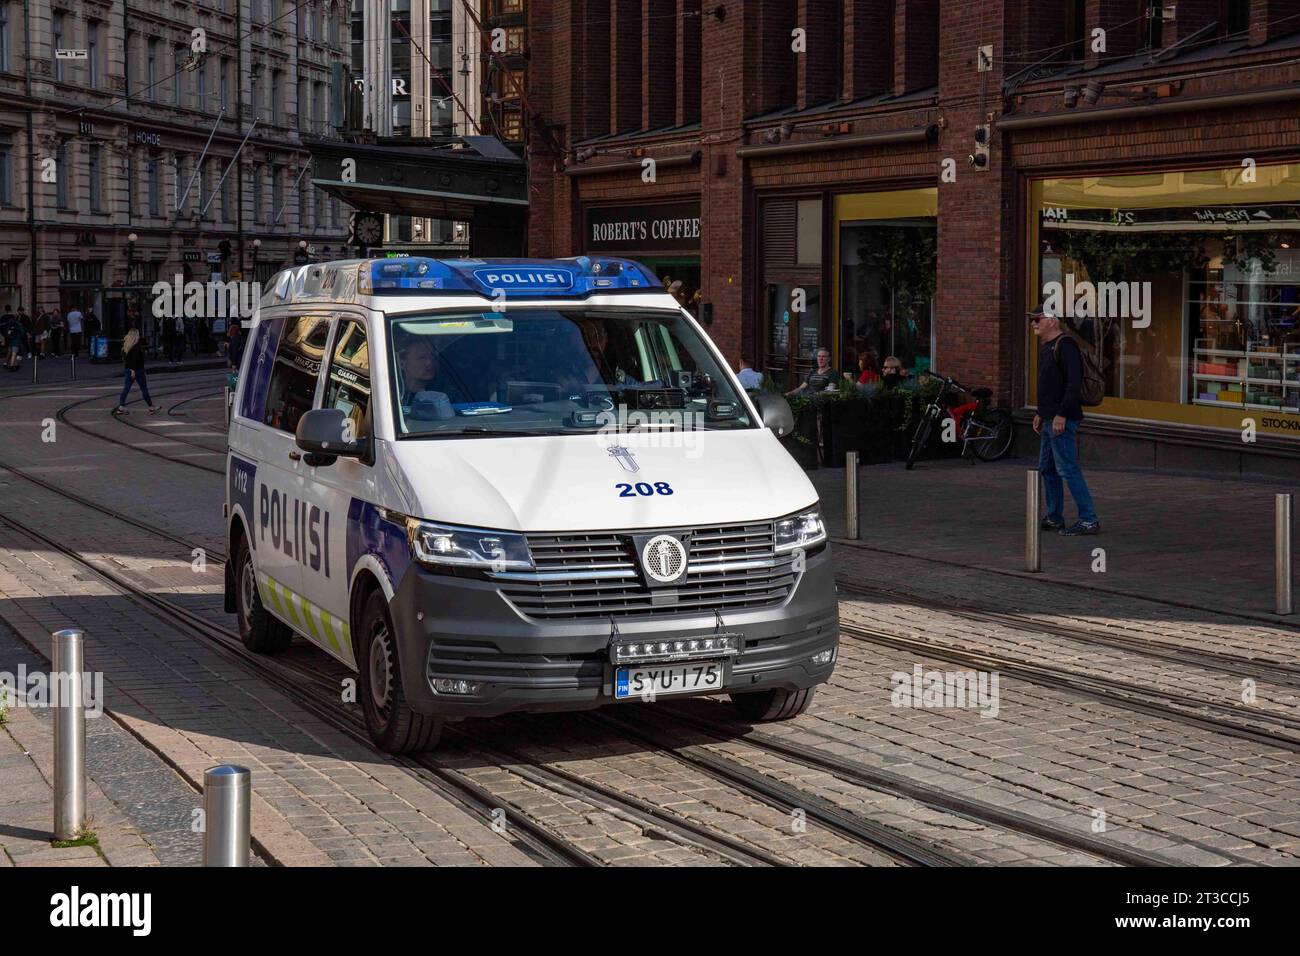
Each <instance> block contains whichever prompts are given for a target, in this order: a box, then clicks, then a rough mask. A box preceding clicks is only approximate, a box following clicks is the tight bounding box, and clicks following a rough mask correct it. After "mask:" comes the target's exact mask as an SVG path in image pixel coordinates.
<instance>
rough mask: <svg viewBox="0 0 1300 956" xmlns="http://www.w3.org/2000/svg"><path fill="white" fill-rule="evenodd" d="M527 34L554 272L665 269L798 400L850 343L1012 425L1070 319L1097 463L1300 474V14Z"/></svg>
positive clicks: (564, 10) (1299, 3)
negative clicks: (1101, 370) (1083, 343)
mask: <svg viewBox="0 0 1300 956" xmlns="http://www.w3.org/2000/svg"><path fill="white" fill-rule="evenodd" d="M527 18H528V19H527V24H528V31H527V36H526V38H525V43H526V47H527V52H528V57H529V70H530V74H529V90H528V98H529V106H530V107H531V110H532V115H531V116H530V117H529V125H528V130H529V136H530V152H529V155H530V163H531V166H530V173H531V203H532V206H531V214H530V215H531V222H530V229H529V237H528V238H529V247H530V253H531V254H534V255H542V256H550V255H572V254H580V253H587V252H617V253H621V254H626V255H629V256H632V257H634V258H638V259H642V260H644V261H646V262H648V263H649V264H651V265H652V267H653V268H655V270H656V272H657V273H658V274H660V275H661V276H667V277H670V278H672V279H674V280H680V281H682V282H683V284H684V289H683V291H684V293H685V297H686V298H687V299H688V300H689V299H692V298H694V299H696V300H697V301H696V302H695V304H694V305H693V306H692V307H693V308H695V309H696V310H697V311H698V313H699V315H700V317H701V319H702V320H703V321H705V322H706V323H708V324H709V328H710V331H711V334H712V335H713V337H714V338H715V340H716V341H717V342H718V344H719V346H720V347H721V348H722V349H723V350H724V351H725V352H726V353H727V354H728V355H729V356H730V357H732V358H736V357H739V355H740V354H741V353H745V354H748V355H750V356H751V357H752V358H753V359H754V360H755V364H756V367H758V368H761V369H763V370H765V371H766V372H767V373H768V374H769V375H771V376H772V377H773V378H774V379H775V380H777V381H778V382H779V383H782V384H787V383H793V382H795V381H797V379H798V377H799V376H800V375H801V374H803V373H804V372H805V371H806V370H807V369H809V368H810V367H811V366H812V363H813V355H814V352H815V350H816V348H817V347H818V346H820V345H826V346H828V347H829V348H830V349H831V350H832V353H833V361H834V362H835V363H836V364H837V365H838V367H839V368H840V369H842V370H843V371H845V372H851V373H856V370H857V368H858V361H859V358H860V357H862V356H865V357H866V361H867V362H868V363H878V362H879V361H880V360H882V359H883V358H884V357H885V356H886V355H890V354H893V355H898V356H899V357H900V358H901V359H902V361H903V363H904V365H905V366H906V367H908V368H909V369H910V370H911V371H912V372H913V373H917V372H920V371H922V370H925V369H927V368H930V367H933V368H936V369H939V370H941V371H943V372H945V373H947V374H950V375H953V376H955V377H957V378H959V379H961V380H963V381H967V382H970V383H973V384H988V385H990V386H992V387H994V388H995V391H996V392H997V393H998V395H999V397H1000V399H1001V400H1002V401H1003V402H1004V403H1010V404H1011V405H1013V406H1014V407H1015V408H1017V409H1020V408H1025V407H1027V406H1029V405H1031V404H1032V402H1033V392H1034V386H1033V383H1034V379H1035V369H1036V363H1037V355H1036V350H1035V349H1033V348H1031V340H1030V336H1029V335H1028V332H1027V329H1026V324H1025V321H1024V318H1023V315H1024V312H1025V308H1026V306H1027V304H1029V303H1030V300H1037V299H1039V298H1041V297H1042V296H1043V295H1044V294H1049V295H1051V294H1053V293H1054V292H1055V293H1057V294H1061V296H1062V297H1061V298H1060V301H1062V302H1064V301H1065V298H1064V294H1066V293H1073V294H1074V295H1078V296H1082V297H1081V298H1079V299H1078V301H1077V305H1078V308H1077V309H1072V310H1071V311H1074V312H1075V313H1076V314H1075V315H1073V316H1072V317H1071V324H1072V325H1073V326H1075V328H1076V329H1077V330H1078V331H1079V333H1080V334H1081V335H1082V336H1083V337H1084V338H1085V339H1086V340H1087V341H1088V342H1089V343H1090V345H1091V346H1092V347H1093V348H1094V350H1095V351H1096V352H1097V354H1098V357H1099V359H1100V360H1101V362H1102V364H1103V365H1104V367H1105V369H1106V375H1107V385H1108V389H1107V394H1108V397H1107V399H1106V402H1105V403H1104V404H1103V405H1102V406H1101V407H1100V408H1098V409H1096V410H1095V414H1093V415H1092V423H1091V425H1090V427H1089V429H1088V430H1087V436H1088V438H1087V440H1086V442H1085V454H1088V453H1089V451H1091V452H1092V453H1094V454H1096V453H1097V452H1098V451H1100V452H1101V453H1102V454H1104V455H1105V457H1106V458H1107V460H1109V461H1112V462H1125V463H1132V464H1136V465H1145V466H1155V467H1166V468H1188V467H1191V468H1197V469H1207V468H1212V469H1215V470H1223V471H1228V472H1241V473H1258V474H1279V473H1281V474H1287V475H1294V474H1296V473H1297V470H1298V468H1300V466H1298V465H1297V461H1296V459H1297V458H1300V106H1298V105H1297V104H1300V85H1297V79H1298V78H1300V59H1298V58H1297V56H1296V54H1297V51H1300V0H1178V3H1177V4H1174V3H1166V4H1164V5H1163V6H1162V5H1161V4H1160V3H1158V2H1153V0H1054V2H1053V0H747V2H745V3H722V2H714V0H530V2H529V3H528V4H527ZM982 127H983V128H985V129H981V128H982ZM985 134H986V135H985ZM981 140H983V142H982V141H981ZM985 142H986V143H987V149H985V148H984V143H985ZM648 160H653V163H649V162H647V161H648ZM1086 286H1087V287H1089V288H1090V289H1091V290H1092V291H1093V292H1096V293H1097V296H1098V297H1097V298H1094V299H1092V300H1091V301H1092V302H1093V305H1092V307H1091V309H1090V308H1089V306H1088V302H1089V299H1088V298H1087V296H1086V295H1085V293H1084V292H1083V291H1082V290H1083V289H1084V288H1085V287H1086ZM697 292H698V295H696V293H697ZM1069 303H1070V304H1071V305H1073V304H1075V299H1074V297H1073V296H1071V297H1070V298H1069ZM1247 419H1249V420H1250V422H1252V423H1253V428H1254V431H1255V435H1254V436H1250V437H1254V438H1255V440H1254V441H1243V422H1244V421H1245V420H1247Z"/></svg>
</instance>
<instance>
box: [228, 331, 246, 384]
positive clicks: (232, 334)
mask: <svg viewBox="0 0 1300 956" xmlns="http://www.w3.org/2000/svg"><path fill="white" fill-rule="evenodd" d="M243 358H244V330H243V328H241V327H240V324H239V320H238V319H231V320H230V326H229V327H228V328H227V329H226V364H227V365H228V366H229V367H230V370H231V371H232V372H234V373H235V374H238V373H239V363H240V362H241V361H243Z"/></svg>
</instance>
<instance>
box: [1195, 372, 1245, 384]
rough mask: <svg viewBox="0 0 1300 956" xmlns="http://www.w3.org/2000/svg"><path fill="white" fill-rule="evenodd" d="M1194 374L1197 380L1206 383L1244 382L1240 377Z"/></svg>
mask: <svg viewBox="0 0 1300 956" xmlns="http://www.w3.org/2000/svg"><path fill="white" fill-rule="evenodd" d="M1192 374H1193V375H1194V376H1195V377H1196V378H1198V379H1201V380H1202V381H1206V382H1240V381H1242V377H1241V376H1240V375H1206V374H1204V373H1203V372H1193V373H1192Z"/></svg>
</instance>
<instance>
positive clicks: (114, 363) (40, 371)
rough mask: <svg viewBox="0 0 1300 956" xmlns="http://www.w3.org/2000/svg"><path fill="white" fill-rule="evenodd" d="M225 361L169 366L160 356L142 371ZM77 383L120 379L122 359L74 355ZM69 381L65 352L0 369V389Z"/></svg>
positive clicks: (204, 359)
mask: <svg viewBox="0 0 1300 956" xmlns="http://www.w3.org/2000/svg"><path fill="white" fill-rule="evenodd" d="M33 363H35V364H36V366H37V368H36V382H35V384H34V385H33V383H32V364H33ZM225 367H226V360H225V359H224V358H222V357H221V356H219V355H217V354H215V353H214V354H212V355H204V356H201V357H199V358H194V357H193V356H191V357H190V358H187V359H185V360H184V361H183V362H181V363H180V364H178V365H171V364H169V363H168V362H167V361H165V360H163V359H150V360H149V361H148V362H147V363H146V364H145V369H144V370H145V374H146V375H147V376H149V377H150V378H152V377H153V376H155V375H166V374H169V373H173V372H201V371H204V370H205V369H223V368H225ZM76 374H77V378H76V381H78V382H100V381H103V382H115V383H120V382H121V381H122V360H121V359H109V360H108V361H106V362H92V361H91V360H90V359H89V358H87V357H86V356H85V355H79V356H77V371H76ZM71 381H73V378H72V357H71V356H68V355H59V356H51V357H49V358H43V359H39V360H38V359H34V358H32V359H29V358H24V359H23V365H22V368H21V369H19V370H18V371H17V372H6V371H3V370H0V392H9V391H23V390H27V391H30V390H31V389H32V388H40V387H41V386H44V385H66V384H67V383H69V382H71Z"/></svg>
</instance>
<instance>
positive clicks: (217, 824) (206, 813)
mask: <svg viewBox="0 0 1300 956" xmlns="http://www.w3.org/2000/svg"><path fill="white" fill-rule="evenodd" d="M252 796H253V791H252V774H250V773H249V772H248V768H246V767H236V766H234V765H233V764H222V765H221V766H220V767H213V768H212V769H211V770H205V771H204V772H203V817H204V826H203V865H204V866H248V841H249V832H250V830H251V822H250V821H251V815H252V805H253V804H252Z"/></svg>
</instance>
